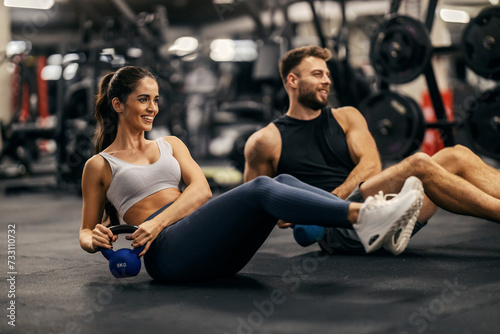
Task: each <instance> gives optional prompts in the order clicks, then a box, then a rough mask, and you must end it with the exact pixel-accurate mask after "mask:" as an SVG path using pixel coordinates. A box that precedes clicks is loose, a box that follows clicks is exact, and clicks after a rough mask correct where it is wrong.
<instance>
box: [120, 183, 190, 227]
mask: <svg viewBox="0 0 500 334" xmlns="http://www.w3.org/2000/svg"><path fill="white" fill-rule="evenodd" d="M180 195H181V192H180V190H178V189H175V188H168V189H163V190H160V191H158V192H155V193H154V194H151V195H149V196H148V197H146V198H144V199H142V200H140V201H139V202H137V203H135V204H134V205H133V206H132V207H131V208H130V209H128V210H127V212H126V213H125V215H124V216H123V220H124V221H125V222H126V223H127V224H131V225H140V224H142V223H143V222H144V221H145V220H146V219H147V218H148V217H149V216H151V215H152V214H153V213H155V212H156V211H158V210H159V209H161V208H162V207H164V206H165V205H166V204H168V203H172V202H173V201H175V200H176V199H177V198H178V197H179V196H180Z"/></svg>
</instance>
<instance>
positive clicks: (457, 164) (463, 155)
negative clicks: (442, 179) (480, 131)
mask: <svg viewBox="0 0 500 334" xmlns="http://www.w3.org/2000/svg"><path fill="white" fill-rule="evenodd" d="M474 155H475V154H474V152H472V151H471V150H470V149H469V148H467V147H465V146H463V145H455V146H452V147H446V148H444V149H442V150H441V151H439V152H437V153H436V154H434V155H433V156H432V159H433V160H434V161H436V162H437V163H438V164H439V165H441V166H442V167H443V168H445V169H446V170H448V171H449V172H452V173H454V174H456V173H458V172H459V170H460V168H461V166H462V165H463V162H465V161H467V160H469V159H470V158H471V157H472V156H474Z"/></svg>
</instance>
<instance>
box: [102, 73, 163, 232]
mask: <svg viewBox="0 0 500 334" xmlns="http://www.w3.org/2000/svg"><path fill="white" fill-rule="evenodd" d="M145 77H150V78H153V79H155V80H156V78H155V77H154V76H153V74H151V72H149V71H148V70H146V69H143V68H141V67H137V66H125V67H122V68H120V69H119V70H117V71H116V72H111V73H108V74H106V75H105V76H104V77H103V78H102V80H101V82H100V84H99V91H98V93H97V96H96V103H95V114H94V116H95V119H96V121H97V128H96V130H95V134H94V137H95V138H94V139H95V147H94V150H95V153H99V152H101V151H103V150H104V149H105V148H106V147H108V146H109V145H111V143H112V142H113V141H114V140H115V138H116V133H117V131H118V113H116V111H115V110H114V109H113V106H112V105H111V101H112V100H113V99H114V98H115V97H117V98H118V99H119V100H120V102H122V103H125V102H127V99H128V96H129V95H130V94H131V93H132V92H133V91H134V90H135V89H136V88H137V85H138V84H139V81H140V80H141V79H143V78H145ZM104 210H105V217H104V219H103V220H107V219H108V218H109V221H110V225H119V224H120V221H119V219H118V213H117V211H116V208H115V207H113V205H112V204H111V203H110V202H109V201H108V200H107V199H106V202H105V204H104Z"/></svg>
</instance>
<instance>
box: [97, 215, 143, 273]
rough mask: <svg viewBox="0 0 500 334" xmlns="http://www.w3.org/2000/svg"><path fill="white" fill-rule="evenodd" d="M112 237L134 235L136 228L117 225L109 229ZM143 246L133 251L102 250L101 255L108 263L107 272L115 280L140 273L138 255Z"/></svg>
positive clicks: (124, 249) (125, 249) (126, 249)
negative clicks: (124, 234)
mask: <svg viewBox="0 0 500 334" xmlns="http://www.w3.org/2000/svg"><path fill="white" fill-rule="evenodd" d="M109 229H110V230H111V232H113V234H114V235H118V234H122V233H134V232H135V231H136V230H137V226H133V225H117V226H111V227H110V228H109ZM143 249H144V246H141V247H136V248H134V249H128V248H122V249H119V250H117V251H116V252H115V251H113V250H112V249H106V248H102V249H101V253H102V255H104V257H105V258H106V259H108V261H109V270H110V271H111V273H112V274H113V276H115V277H117V278H122V277H131V276H136V275H137V274H138V273H139V271H141V259H140V258H139V254H140V253H141V252H142V250H143Z"/></svg>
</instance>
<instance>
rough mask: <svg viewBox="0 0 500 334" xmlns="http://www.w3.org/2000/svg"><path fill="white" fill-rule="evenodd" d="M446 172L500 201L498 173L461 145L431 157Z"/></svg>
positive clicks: (499, 175)
mask: <svg viewBox="0 0 500 334" xmlns="http://www.w3.org/2000/svg"><path fill="white" fill-rule="evenodd" d="M432 159H433V160H434V161H436V162H437V163H438V164H440V165H441V166H443V168H445V169H446V170H447V171H449V172H450V173H452V174H455V175H457V176H460V177H461V178H463V179H464V180H466V181H467V182H469V183H472V184H473V185H475V186H476V187H477V188H479V189H481V190H482V191H484V192H485V193H487V194H490V195H491V196H493V197H495V198H498V199H500V172H499V171H498V170H496V169H495V168H493V167H491V166H489V165H488V164H486V163H485V162H484V161H483V160H481V158H479V157H478V156H477V155H476V154H474V152H472V151H471V150H470V149H468V148H467V147H465V146H462V145H456V146H454V147H447V148H444V149H442V150H441V151H439V152H438V153H436V154H434V155H433V156H432Z"/></svg>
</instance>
